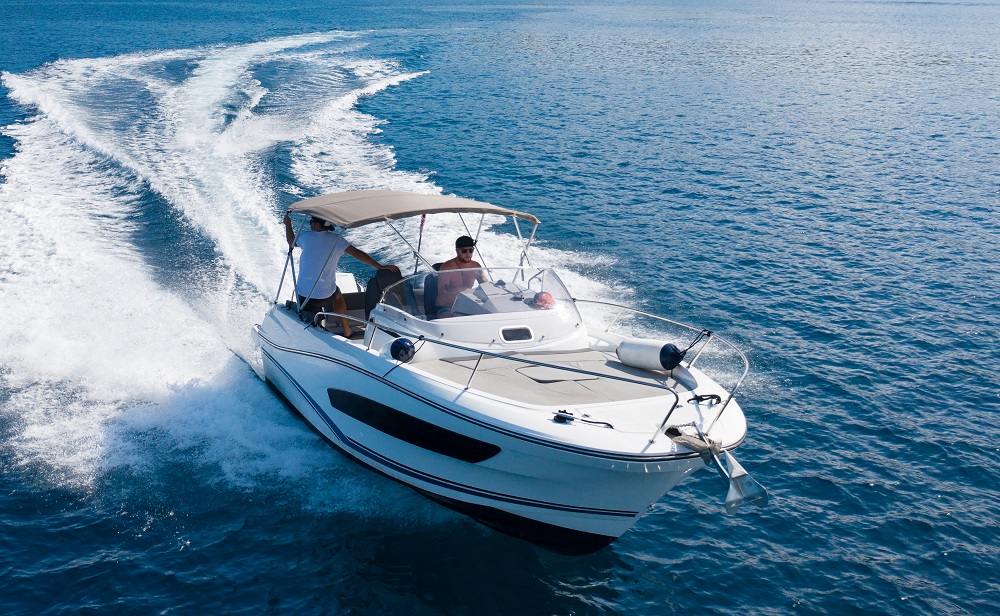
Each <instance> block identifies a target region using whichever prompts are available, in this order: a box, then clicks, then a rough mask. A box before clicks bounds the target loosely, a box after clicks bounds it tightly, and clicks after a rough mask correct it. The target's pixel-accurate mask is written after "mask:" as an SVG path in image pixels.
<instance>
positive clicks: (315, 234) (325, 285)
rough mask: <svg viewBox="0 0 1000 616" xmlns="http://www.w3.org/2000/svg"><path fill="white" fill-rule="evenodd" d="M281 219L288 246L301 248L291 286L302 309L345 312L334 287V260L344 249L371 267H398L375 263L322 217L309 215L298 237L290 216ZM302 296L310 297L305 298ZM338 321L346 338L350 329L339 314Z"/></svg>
mask: <svg viewBox="0 0 1000 616" xmlns="http://www.w3.org/2000/svg"><path fill="white" fill-rule="evenodd" d="M284 223H285V239H286V240H288V246H289V248H291V247H292V246H296V245H297V246H299V247H300V248H301V249H302V254H301V255H300V256H299V272H298V274H299V276H298V280H296V281H295V282H296V285H295V287H296V288H295V290H296V292H297V293H298V294H299V306H300V308H301V309H302V310H304V311H308V312H339V313H340V314H346V313H347V302H345V301H344V296H343V294H342V293H341V292H340V289H338V288H337V262H338V261H340V257H341V255H343V254H344V253H347V254H348V255H350V256H352V257H354V258H355V259H357V260H358V261H361V262H362V263H366V264H368V265H371V266H372V267H374V268H375V269H389V270H393V271H396V272H398V271H399V268H398V267H396V266H395V265H386V266H382V265H379V262H378V261H376V260H375V259H373V258H371V257H370V256H369V255H368V253H366V252H365V251H363V250H360V249H358V248H355V247H354V246H352V245H351V244H350V243H348V241H347V240H346V239H344V236H343V235H342V234H337V233H334V232H333V231H332V230H331V229H330V228H329V227H328V226H327V223H326V221H325V220H322V219H320V218H316V217H315V216H313V217H312V219H310V220H309V231H303V232H302V233H300V234H299V237H298V238H296V237H295V231H294V230H292V219H291V218H289V216H288V214H285V219H284ZM317 279H318V280H317ZM306 296H308V297H309V298H310V299H309V301H308V302H306ZM340 324H341V326H343V328H344V337H346V338H350V337H351V334H352V333H354V332H353V330H352V329H351V326H350V325H349V324H348V322H347V319H345V318H343V317H341V318H340Z"/></svg>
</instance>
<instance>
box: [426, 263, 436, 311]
mask: <svg viewBox="0 0 1000 616" xmlns="http://www.w3.org/2000/svg"><path fill="white" fill-rule="evenodd" d="M437 298H438V275H437V272H434V273H431V274H427V275H426V276H424V316H426V317H427V320H428V321H430V320H431V319H433V318H434V314H435V313H436V312H437V311H436V310H435V306H436V305H437Z"/></svg>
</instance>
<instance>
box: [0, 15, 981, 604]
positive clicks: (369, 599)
mask: <svg viewBox="0 0 1000 616" xmlns="http://www.w3.org/2000/svg"><path fill="white" fill-rule="evenodd" d="M998 33H1000V4H998V3H997V2H995V1H986V2H950V1H942V2H893V1H874V0H858V1H822V0H769V1H764V0H746V1H735V0H720V1H718V2H694V1H691V0H658V1H657V0H654V1H650V2H642V3H635V2H628V1H612V2H592V1H590V0H574V1H573V2H565V3H563V2H549V1H545V2H542V3H531V4H522V3H508V2H505V1H503V0H499V1H494V2H490V3H488V4H482V5H479V4H473V3H467V4H463V3H461V2H445V1H441V0H426V1H420V2H417V1H410V0H384V1H382V2H378V3H373V4H367V3H357V2H304V1H301V0H289V1H283V2H266V1H264V0H220V1H218V2H204V1H194V0H177V1H173V2H153V1H148V0H133V1H129V2H111V1H102V0H94V1H87V2H84V1H82V0H65V1H59V2H57V1H54V0H52V1H44V0H6V1H5V2H3V3H2V4H0V71H2V87H0V613H2V614H5V615H6V614H26V615H33V614H91V613H93V614H153V613H165V614H203V613H225V614H259V613H274V614H389V613H393V614H575V615H579V614H629V615H632V614H688V613H708V614H786V613H803V614H844V613H852V614H854V613H870V614H988V613H1000V577H998V574H997V571H1000V455H998V454H1000V416H998V411H1000V376H998V375H1000V353H998V342H1000V326H998V321H1000V300H998V298H1000V214H998V205H1000V139H998V136H1000V35H998ZM361 188H394V189H405V190H415V191H420V192H431V193H433V192H443V193H447V194H456V195H460V196H463V197H470V198H475V199H482V200H486V201H489V202H491V203H495V204H497V205H502V206H506V207H511V208H515V209H520V210H526V211H529V212H532V213H534V214H536V215H537V216H538V217H539V218H541V219H542V221H543V224H542V227H541V228H540V230H539V241H538V242H537V244H536V245H535V246H534V248H533V257H534V258H533V262H535V264H536V265H538V264H542V265H553V266H556V267H558V268H560V271H561V272H563V273H564V274H565V278H566V280H567V282H568V284H569V285H570V287H571V290H572V292H573V293H574V295H575V296H577V297H583V298H595V299H610V300H620V301H623V302H625V303H628V304H629V305H632V306H636V307H639V308H642V309H645V310H649V311H652V312H657V313H661V314H665V315H667V316H671V317H673V318H676V319H678V320H681V321H685V322H690V323H695V324H698V325H702V326H705V327H708V328H710V329H712V330H714V331H717V332H719V333H720V334H721V335H723V336H725V337H727V338H729V339H730V340H733V341H734V342H736V343H737V344H738V345H739V346H740V347H741V348H742V349H743V350H745V352H746V353H747V355H748V356H749V358H750V361H751V373H750V377H749V378H748V380H747V381H746V382H745V384H744V386H743V387H742V389H741V394H740V397H739V400H740V403H741V405H742V407H743V409H744V410H745V412H746V414H747V419H748V422H749V425H750V433H749V436H748V439H747V441H746V443H745V444H744V445H743V446H742V447H741V448H740V449H739V450H738V451H737V456H738V458H739V459H740V461H741V462H742V464H743V465H744V466H745V467H746V468H747V469H748V470H749V471H750V473H751V474H752V475H753V476H754V477H755V478H756V479H757V480H758V481H760V482H761V483H762V484H764V485H765V486H766V487H767V488H768V489H769V491H770V494H771V499H772V500H771V504H770V506H768V507H767V508H763V509H758V508H754V507H747V508H744V509H742V510H741V511H739V512H738V513H736V514H734V515H728V514H726V512H725V509H724V507H723V500H724V498H725V491H726V486H725V485H724V484H723V483H722V482H721V481H720V479H719V477H718V476H717V475H715V474H714V473H712V472H711V471H710V470H704V471H701V472H700V473H697V474H696V475H695V476H694V477H692V478H690V479H689V480H687V481H686V482H685V483H683V484H681V485H680V486H679V487H678V488H677V489H675V490H674V491H672V492H670V493H669V494H668V495H667V496H666V497H664V498H663V499H662V500H661V501H660V502H658V503H657V504H656V505H655V506H653V507H652V510H651V511H650V512H649V514H648V515H647V516H646V517H645V518H644V519H643V520H642V521H640V523H639V524H638V525H637V526H636V527H635V528H634V529H633V530H632V531H630V532H629V533H627V534H626V535H625V536H623V537H622V538H621V539H620V540H618V541H617V542H615V543H614V544H612V545H611V546H609V547H608V548H605V549H604V550H602V551H600V552H598V553H596V554H593V555H590V556H585V557H566V556H559V555H555V554H552V553H549V552H547V551H545V550H542V549H540V548H537V547H535V546H532V545H529V544H527V543H524V542H522V541H518V540H516V539H512V538H510V537H507V536H504V535H501V534H498V533H495V532H493V531H491V530H489V529H486V528H484V527H482V526H480V525H479V524H477V523H475V522H473V521H471V520H470V519H468V518H466V517H464V516H462V515H459V514H456V513H453V512H451V511H449V510H446V509H444V508H442V507H440V506H438V505H436V504H434V503H432V502H430V501H428V500H427V499H425V498H423V497H422V496H420V495H418V494H416V493H415V492H413V491H411V490H410V489H409V488H407V487H405V486H402V485H399V484H397V483H394V482H393V481H391V480H388V479H386V478H384V477H382V476H380V475H377V474H375V473H373V472H370V471H368V470H367V469H365V468H363V467H361V466H359V465H357V464H354V463H352V462H350V461H348V460H347V459H346V458H344V457H343V456H342V455H340V454H339V453H337V452H336V451H334V450H333V449H331V448H330V447H328V446H327V445H325V444H324V443H323V442H322V441H321V440H320V439H319V438H318V437H317V436H316V435H315V434H314V433H313V432H312V431H310V429H309V428H308V427H306V426H305V425H304V424H303V423H302V422H301V421H300V420H299V419H297V418H296V417H295V416H293V415H292V414H291V413H290V412H289V411H288V410H287V409H286V408H285V407H284V406H283V405H282V404H281V402H280V401H279V400H277V399H276V398H275V396H274V395H273V394H272V393H271V392H270V391H269V390H268V388H267V387H266V386H265V385H264V383H263V382H262V381H261V379H260V377H259V376H258V374H259V372H260V369H261V365H260V357H259V354H258V353H257V352H256V350H255V349H254V345H253V343H252V340H251V337H250V332H251V327H252V326H253V324H255V323H257V322H259V320H260V318H261V316H262V314H263V313H264V311H265V310H266V309H267V307H268V305H269V303H270V302H271V301H272V299H273V294H274V292H275V289H276V287H277V284H278V277H279V275H280V269H281V266H282V264H283V257H284V250H283V235H282V227H281V215H282V214H283V212H284V210H285V208H287V206H288V205H289V204H290V203H293V202H294V201H297V200H299V199H301V198H305V197H309V196H314V195H317V194H321V193H324V192H331V191H337V190H346V189H361ZM431 231H432V232H431V233H430V237H429V238H428V239H427V240H425V241H428V242H429V243H430V245H435V244H437V245H440V246H441V250H442V254H444V255H446V254H447V253H448V252H449V251H448V242H449V241H450V239H451V238H453V237H454V234H453V230H451V229H448V228H444V227H435V228H433V229H432V230H431ZM352 233H353V234H352V235H351V236H350V237H351V239H352V241H353V242H355V243H356V244H357V245H359V246H360V247H362V248H364V249H366V250H369V251H370V252H372V253H373V254H374V255H376V257H377V258H379V259H381V260H383V262H384V261H386V260H389V261H396V262H405V261H406V259H408V258H409V257H407V255H406V253H405V252H403V251H402V250H400V249H399V248H398V247H394V246H393V244H392V243H391V242H390V241H388V238H387V236H384V235H380V234H378V233H374V232H373V233H368V232H364V231H361V232H352ZM505 234H508V235H509V232H508V231H505V230H504V229H502V228H499V227H497V228H493V227H491V228H488V229H486V236H485V237H486V240H487V241H485V242H483V245H484V251H485V252H486V254H485V255H484V256H486V257H488V258H490V259H492V258H499V257H501V256H502V255H501V254H500V253H501V252H503V251H502V248H500V246H502V245H503V244H504V242H505V241H506V240H507V239H509V238H505V237H504V235H505ZM490 240H492V241H490ZM491 245H493V246H494V247H493V248H491V247H490V246H491ZM346 261H348V260H345V265H348V264H347V263H346ZM356 273H358V274H359V275H367V274H368V273H369V272H368V271H366V270H365V269H364V268H363V267H359V268H358V269H357V270H356Z"/></svg>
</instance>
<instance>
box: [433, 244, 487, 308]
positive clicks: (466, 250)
mask: <svg viewBox="0 0 1000 616" xmlns="http://www.w3.org/2000/svg"><path fill="white" fill-rule="evenodd" d="M475 250H476V240H474V239H472V238H471V237H469V236H468V235H463V236H462V237H460V238H458V239H457V240H455V258H454V259H450V260H448V261H445V262H444V263H442V264H441V269H440V270H439V271H440V272H444V271H446V270H462V269H473V268H481V267H482V265H480V264H479V263H477V262H476V261H473V260H472V253H473V252H475ZM437 278H438V295H437V301H436V302H435V304H436V305H435V307H434V310H435V316H436V317H438V318H440V317H450V316H452V315H451V306H452V304H454V303H455V298H456V297H458V294H459V293H461V292H462V291H465V290H466V289H471V288H472V285H473V284H474V283H475V282H476V281H477V280H478V281H479V282H486V272H484V271H483V270H481V269H478V270H475V269H473V271H469V272H453V273H449V274H444V273H441V274H438V277H437Z"/></svg>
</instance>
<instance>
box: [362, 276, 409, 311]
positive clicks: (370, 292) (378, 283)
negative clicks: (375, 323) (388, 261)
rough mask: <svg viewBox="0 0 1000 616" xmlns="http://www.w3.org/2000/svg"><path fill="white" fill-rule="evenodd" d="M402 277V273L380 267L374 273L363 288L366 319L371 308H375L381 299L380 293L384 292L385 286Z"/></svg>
mask: <svg viewBox="0 0 1000 616" xmlns="http://www.w3.org/2000/svg"><path fill="white" fill-rule="evenodd" d="M402 279H403V275H402V274H400V273H399V272H395V271H392V270H387V269H380V270H378V271H376V272H375V275H374V276H372V277H371V278H370V279H369V280H368V286H367V287H366V288H365V318H366V319H367V318H368V317H369V315H371V313H372V310H374V309H375V306H377V305H378V303H379V301H381V300H382V294H383V293H385V289H386V287H388V286H389V285H391V284H393V283H396V282H399V281H400V280H402Z"/></svg>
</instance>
